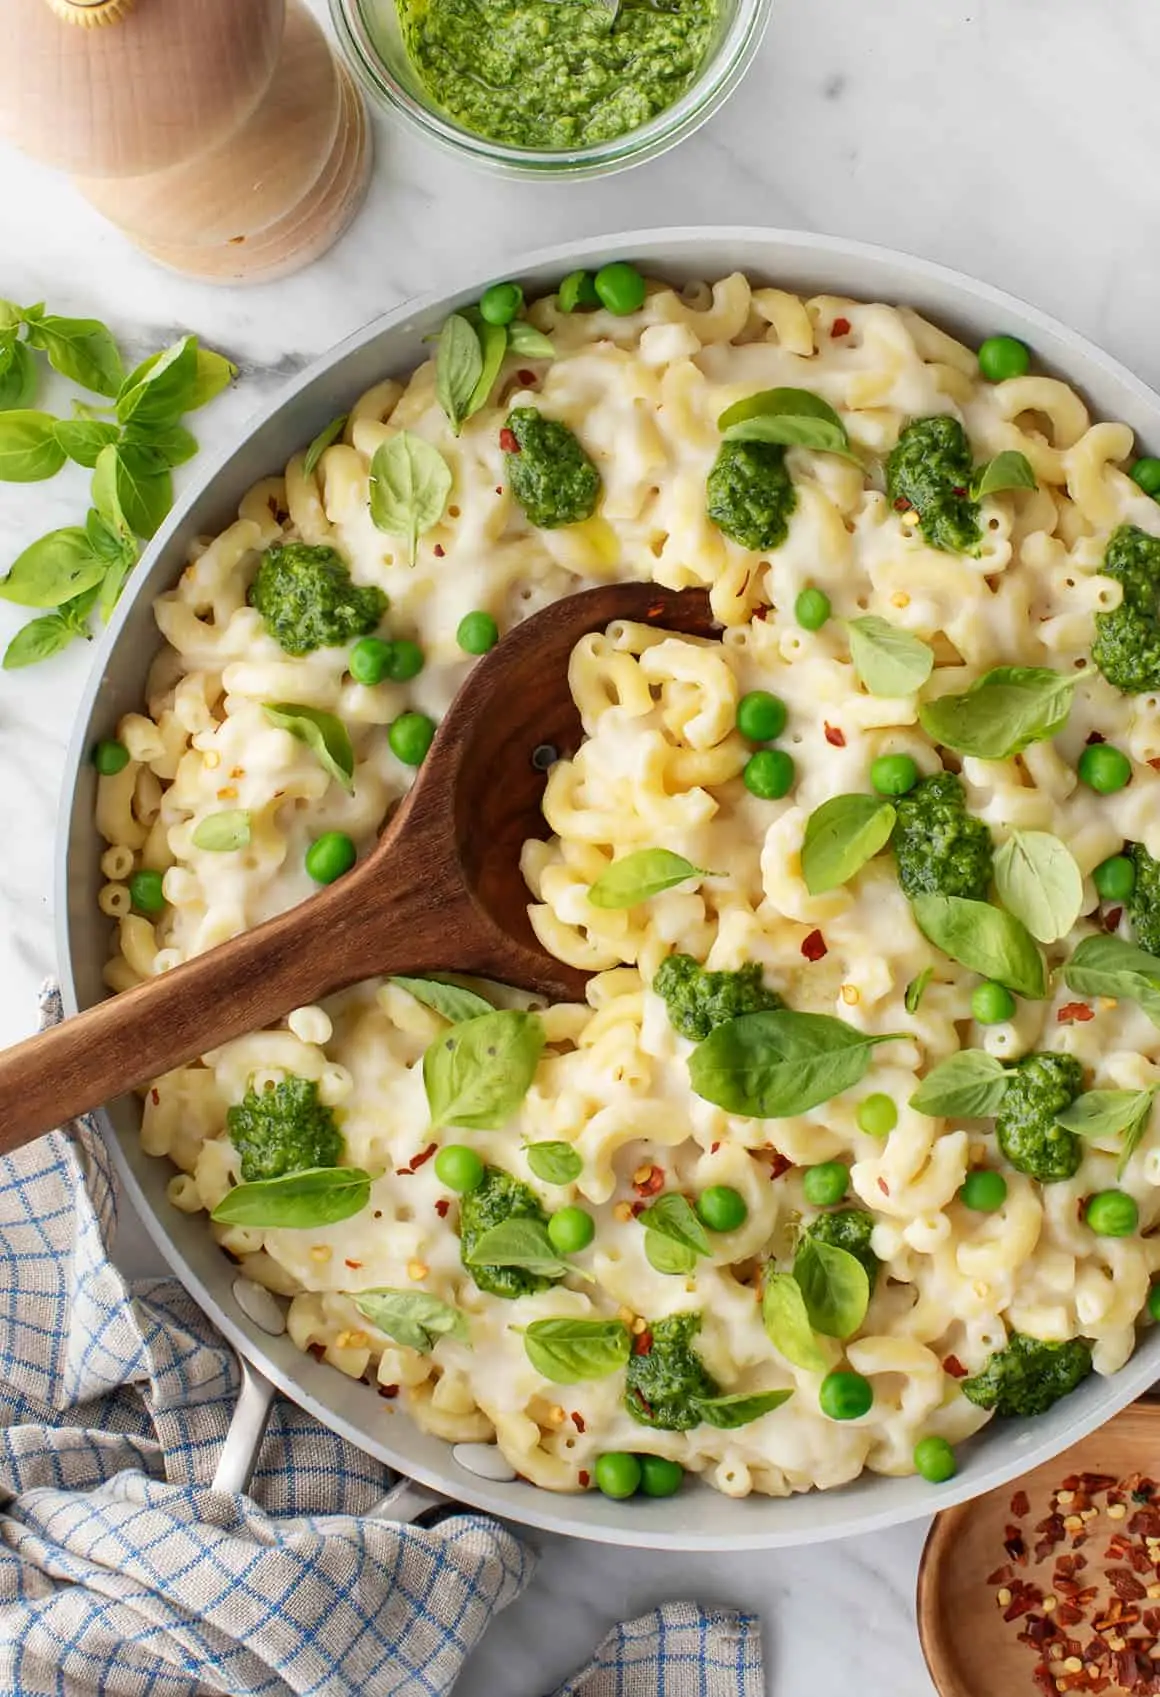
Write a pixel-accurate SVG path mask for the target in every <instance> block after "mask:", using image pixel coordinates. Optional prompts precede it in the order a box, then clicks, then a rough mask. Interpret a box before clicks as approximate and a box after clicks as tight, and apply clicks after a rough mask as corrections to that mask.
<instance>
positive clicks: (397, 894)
mask: <svg viewBox="0 0 1160 1697" xmlns="http://www.w3.org/2000/svg"><path fill="white" fill-rule="evenodd" d="M614 619H629V620H634V621H636V622H639V623H644V624H650V625H660V626H663V627H664V628H666V629H670V630H676V631H682V632H685V633H688V634H690V635H699V636H711V635H714V634H716V633H717V627H716V626H715V625H714V624H713V621H712V617H711V614H710V611H709V600H708V596H707V595H706V594H705V592H704V591H703V590H681V591H673V590H667V589H659V588H658V587H657V586H656V585H655V584H642V583H625V584H613V585H610V586H609V587H607V588H602V589H590V590H586V591H585V592H583V593H582V594H580V595H571V596H567V597H565V599H563V600H561V601H556V602H553V603H552V605H551V606H549V607H545V608H544V610H543V611H542V612H540V613H536V614H534V615H533V616H532V617H531V618H529V619H526V620H525V621H524V622H523V623H522V624H520V625H517V626H516V628H515V629H514V630H513V631H512V632H511V633H510V634H509V635H508V636H506V637H504V639H503V641H502V642H500V643H499V644H497V646H496V647H495V648H494V649H493V650H492V651H491V653H490V654H489V655H487V656H486V657H485V658H484V659H482V660H481V661H480V662H479V664H478V665H477V666H475V667H474V668H473V670H472V672H471V674H470V676H469V677H468V679H467V681H466V683H465V684H464V685H463V688H462V689H461V690H460V691H459V694H458V695H457V696H456V698H455V700H454V702H453V703H452V705H451V708H450V711H449V712H448V713H447V715H446V717H445V718H444V720H443V723H442V724H441V725H440V727H439V730H438V732H437V734H436V737H435V740H434V742H433V743H432V744H431V749H430V752H429V754H428V755H427V758H426V760H425V761H424V762H423V765H422V767H421V768H420V770H419V773H418V775H417V776H416V778H415V781H414V783H413V784H412V786H411V788H410V790H409V791H408V792H407V795H406V797H405V799H404V800H403V802H402V804H401V806H400V807H399V809H398V811H397V812H396V813H395V815H394V818H393V819H392V820H391V821H390V823H389V824H388V826H387V828H386V829H385V830H384V832H383V834H382V836H381V837H380V838H379V840H378V843H377V844H376V845H375V848H374V849H373V850H372V852H371V853H370V854H369V855H368V856H367V858H366V859H365V860H363V861H362V862H360V864H359V865H358V866H356V867H355V868H354V869H353V871H351V872H349V873H348V874H347V875H346V876H345V877H343V878H340V879H339V880H338V881H337V882H336V883H334V884H331V885H329V886H328V887H327V888H326V889H324V890H322V891H320V892H319V894H318V895H316V896H312V897H311V898H310V900H309V901H306V902H303V903H301V904H300V905H299V906H298V907H295V908H292V909H291V910H290V911H289V912H288V913H283V914H280V915H279V916H278V918H276V919H271V920H268V921H267V923H266V924H265V925H260V926H258V928H257V929H256V930H254V931H247V932H244V933H243V934H242V935H241V936H240V937H234V938H232V939H231V941H229V942H228V943H222V944H221V945H220V946H219V947H218V948H216V949H211V950H209V951H208V952H207V953H206V954H203V955H199V956H198V957H197V958H196V959H195V960H191V961H187V962H186V963H185V964H184V965H183V966H179V967H175V968H174V969H173V971H171V972H166V973H163V974H161V975H160V976H159V977H157V978H151V979H149V980H148V981H147V982H146V983H143V984H138V985H136V986H135V987H134V988H133V989H132V990H127V991H125V992H124V993H123V994H122V995H119V996H114V997H112V998H110V999H109V1000H108V1001H105V1002H101V1003H99V1004H98V1005H97V1006H96V1007H94V1008H90V1009H89V1010H88V1012H86V1013H82V1014H78V1015H77V1016H76V1018H74V1019H69V1020H65V1021H64V1022H63V1023H62V1024H61V1025H58V1026H56V1027H54V1028H53V1029H52V1030H51V1031H46V1032H44V1033H42V1034H41V1035H40V1036H38V1037H30V1038H29V1039H28V1040H27V1042H24V1043H18V1044H17V1045H16V1047H15V1048H13V1049H9V1050H7V1051H6V1052H4V1053H3V1054H0V1153H3V1152H4V1151H5V1150H8V1149H15V1148H18V1147H19V1145H20V1144H22V1143H27V1142H29V1141H30V1140H31V1139H32V1138H34V1137H37V1136H39V1135H40V1133H41V1132H45V1131H50V1130H52V1128H53V1127H55V1126H58V1125H61V1124H63V1123H64V1121H66V1120H69V1119H72V1118H74V1117H75V1116H76V1115H77V1114H79V1113H83V1112H84V1111H85V1110H86V1109H89V1108H93V1107H95V1106H97V1105H98V1104H99V1103H102V1102H107V1101H110V1100H111V1099H112V1098H113V1097H115V1096H119V1095H121V1094H122V1093H123V1092H125V1091H126V1090H131V1089H132V1088H133V1087H134V1086H135V1085H138V1084H142V1083H145V1082H146V1081H148V1080H149V1079H152V1078H157V1077H159V1076H160V1075H161V1074H162V1073H164V1072H168V1071H170V1070H171V1068H173V1067H177V1066H180V1065H182V1063H183V1062H185V1061H190V1060H193V1059H194V1058H195V1057H196V1056H198V1055H202V1054H204V1053H205V1052H206V1050H207V1049H213V1048H216V1047H217V1045H218V1044H220V1043H227V1042H229V1041H230V1039H231V1038H234V1037H240V1036H242V1035H243V1034H244V1033H246V1032H250V1031H260V1030H262V1029H263V1028H264V1027H265V1026H267V1025H270V1024H271V1023H272V1022H273V1021H275V1020H277V1019H280V1018H281V1017H282V1015H284V1014H287V1013H289V1012H290V1011H291V1010H292V1009H293V1008H297V1007H303V1006H304V1005H306V1004H307V1003H310V1002H316V1001H317V1000H318V999H319V998H320V997H322V996H326V995H329V994H330V993H331V992H332V991H334V990H341V989H343V988H344V987H345V986H346V985H348V984H354V983H357V982H358V981H359V980H360V979H363V978H371V977H374V976H376V975H377V974H380V973H424V972H439V971H443V972H448V971H455V972H466V973H474V974H477V975H479V976H480V977H484V978H494V979H497V980H498V981H500V982H501V983H505V984H514V985H517V986H518V987H519V988H520V989H522V990H532V991H536V992H538V993H539V994H540V995H543V996H547V997H549V998H550V999H551V1000H553V1001H575V1000H578V999H582V998H583V995H584V986H585V984H586V982H587V979H588V974H587V973H584V972H580V971H578V970H577V969H576V968H575V967H571V966H566V965H565V964H564V963H563V962H561V961H558V960H554V959H553V958H552V956H551V955H549V954H548V953H546V951H545V950H544V949H543V948H541V946H540V944H539V943H538V942H537V941H536V938H535V934H534V932H533V931H532V927H531V923H530V921H529V919H528V913H527V905H528V890H527V886H526V885H525V884H524V881H523V879H522V877H521V876H520V870H519V855H520V849H521V847H522V845H523V843H524V842H525V841H526V840H527V839H528V838H529V837H542V836H544V835H545V834H546V831H545V825H544V819H543V815H542V813H541V811H540V805H541V800H542V797H543V791H544V783H545V770H546V766H547V765H548V764H550V762H551V759H552V758H554V757H555V756H556V755H560V756H566V755H570V754H573V753H574V752H575V750H576V749H577V747H578V746H579V744H580V740H581V727H580V718H579V715H578V713H577V711H576V708H575V705H574V703H573V701H572V696H571V693H570V692H569V689H568V658H569V655H570V654H571V652H572V649H573V648H574V647H575V645H576V643H577V642H578V641H579V640H580V638H581V637H582V636H585V635H587V634H588V633H589V632H590V631H596V630H603V629H604V627H605V626H606V625H608V624H610V623H611V622H612V621H613V620H614ZM549 751H551V752H549ZM94 852H95V851H94Z"/></svg>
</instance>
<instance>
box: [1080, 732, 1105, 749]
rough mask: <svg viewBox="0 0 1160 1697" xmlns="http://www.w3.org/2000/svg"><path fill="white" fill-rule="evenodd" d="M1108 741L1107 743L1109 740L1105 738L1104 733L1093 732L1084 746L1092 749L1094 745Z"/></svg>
mask: <svg viewBox="0 0 1160 1697" xmlns="http://www.w3.org/2000/svg"><path fill="white" fill-rule="evenodd" d="M1106 741H1107V738H1106V737H1105V736H1104V733H1103V732H1102V731H1092V732H1090V733H1089V735H1088V737H1087V738H1086V741H1085V745H1084V746H1085V747H1087V748H1091V746H1092V744H1093V743H1097V742H1106Z"/></svg>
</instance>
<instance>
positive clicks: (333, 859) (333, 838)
mask: <svg viewBox="0 0 1160 1697" xmlns="http://www.w3.org/2000/svg"><path fill="white" fill-rule="evenodd" d="M357 859H358V850H357V849H356V848H355V846H354V844H353V843H352V842H351V840H350V838H349V837H348V836H347V834H346V832H345V831H324V832H323V834H322V836H321V837H315V839H314V841H313V842H312V843H311V845H310V847H309V848H308V849H307V850H306V870H307V872H309V874H310V876H311V877H312V878H313V879H314V882H315V883H316V884H333V883H334V881H335V879H336V878H341V877H342V875H343V873H344V872H349V871H350V869H351V867H352V866H353V865H354V863H355V861H356V860H357Z"/></svg>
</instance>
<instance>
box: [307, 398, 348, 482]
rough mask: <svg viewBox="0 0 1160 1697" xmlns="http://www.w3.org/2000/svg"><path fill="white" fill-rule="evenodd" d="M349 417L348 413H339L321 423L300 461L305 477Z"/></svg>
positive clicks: (311, 472)
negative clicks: (324, 423)
mask: <svg viewBox="0 0 1160 1697" xmlns="http://www.w3.org/2000/svg"><path fill="white" fill-rule="evenodd" d="M349 417H350V414H349V413H345V412H344V413H340V414H339V415H338V417H337V418H332V419H331V421H330V423H329V424H326V425H323V427H322V429H321V430H320V431H319V432H318V435H317V436H316V437H315V438H314V440H313V442H311V444H310V446H309V448H307V450H306V458H305V460H304V461H303V462H302V472H303V475H304V476H305V477H312V476H313V474H314V468H315V466H316V465H317V464H318V462H319V460H320V459H321V458H322V456H323V454H324V453H325V452H326V450H327V449H328V448H329V447H331V446H332V445H333V444H334V443H335V442H337V441H338V439H339V437H340V436H341V435H342V433H343V431H344V430H345V429H346V421H347V419H348V418H349Z"/></svg>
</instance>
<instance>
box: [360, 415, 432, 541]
mask: <svg viewBox="0 0 1160 1697" xmlns="http://www.w3.org/2000/svg"><path fill="white" fill-rule="evenodd" d="M450 493H451V467H450V466H449V465H448V464H447V461H446V460H445V459H444V458H443V455H442V454H441V453H440V452H439V450H438V448H435V447H432V445H431V443H430V442H428V441H426V440H425V438H424V437H422V436H416V435H415V433H414V431H412V430H400V431H398V432H397V433H396V434H395V435H394V436H390V437H388V439H387V440H386V441H385V442H381V443H380V444H379V446H378V447H377V448H376V449H375V453H374V458H373V459H372V460H371V480H370V509H371V520H372V522H373V524H374V525H375V527H376V529H378V530H382V531H385V532H386V534H387V535H388V536H399V537H401V538H402V539H403V541H404V542H405V543H406V545H407V559H408V563H409V564H411V565H414V563H415V550H416V548H417V547H418V546H419V538H420V537H421V536H422V535H424V534H425V532H426V531H428V530H430V529H431V528H432V526H433V525H437V524H438V523H439V520H440V519H441V518H442V517H443V509H444V507H445V506H446V505H447V497H448V495H450Z"/></svg>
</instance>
